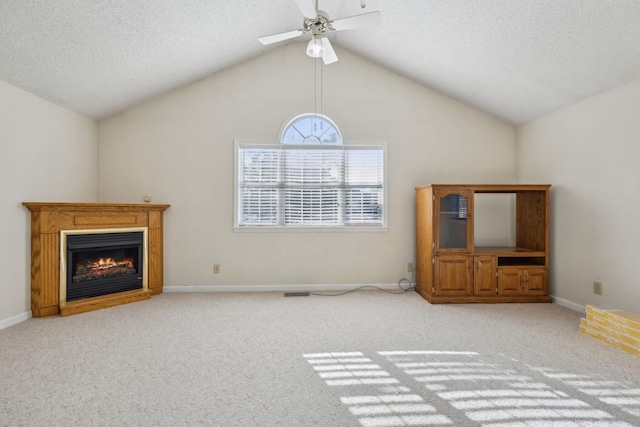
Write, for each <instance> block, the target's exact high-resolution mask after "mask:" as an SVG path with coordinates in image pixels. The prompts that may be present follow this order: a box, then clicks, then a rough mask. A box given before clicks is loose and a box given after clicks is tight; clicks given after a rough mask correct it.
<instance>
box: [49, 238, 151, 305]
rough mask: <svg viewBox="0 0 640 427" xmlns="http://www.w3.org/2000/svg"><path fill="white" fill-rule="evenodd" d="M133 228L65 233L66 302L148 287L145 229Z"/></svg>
mask: <svg viewBox="0 0 640 427" xmlns="http://www.w3.org/2000/svg"><path fill="white" fill-rule="evenodd" d="M130 230H131V229H127V230H126V231H121V232H110V231H112V230H107V231H106V232H94V231H89V232H86V231H83V232H81V233H79V234H75V233H71V232H68V233H67V234H66V236H65V237H66V239H63V240H66V245H65V246H66V251H65V253H64V254H63V255H64V258H65V259H64V265H65V269H64V270H65V273H64V277H61V279H64V281H65V284H61V285H62V286H61V289H60V291H61V295H63V294H64V295H66V302H70V301H76V300H81V299H85V298H92V297H97V296H102V295H110V294H115V293H119V292H125V291H132V290H136V289H144V288H146V280H145V272H146V268H145V241H146V239H145V231H144V230H141V231H130ZM63 233H64V232H63ZM61 276H62V275H61ZM65 285H66V286H65Z"/></svg>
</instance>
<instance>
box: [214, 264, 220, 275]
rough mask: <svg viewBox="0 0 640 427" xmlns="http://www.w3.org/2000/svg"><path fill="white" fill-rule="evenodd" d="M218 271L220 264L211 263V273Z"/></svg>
mask: <svg viewBox="0 0 640 427" xmlns="http://www.w3.org/2000/svg"><path fill="white" fill-rule="evenodd" d="M218 273H220V264H213V274H218Z"/></svg>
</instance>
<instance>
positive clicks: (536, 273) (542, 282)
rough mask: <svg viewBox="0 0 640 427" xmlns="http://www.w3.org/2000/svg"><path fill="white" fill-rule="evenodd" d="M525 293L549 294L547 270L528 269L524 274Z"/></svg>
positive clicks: (522, 273) (540, 268)
mask: <svg viewBox="0 0 640 427" xmlns="http://www.w3.org/2000/svg"><path fill="white" fill-rule="evenodd" d="M521 275H522V284H523V291H522V292H523V293H524V294H525V295H546V294H547V269H546V268H543V267H527V268H523V269H522V272H521Z"/></svg>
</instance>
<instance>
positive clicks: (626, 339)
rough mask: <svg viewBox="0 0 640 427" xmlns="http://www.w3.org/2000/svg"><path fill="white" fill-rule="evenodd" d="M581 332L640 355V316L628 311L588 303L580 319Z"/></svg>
mask: <svg viewBox="0 0 640 427" xmlns="http://www.w3.org/2000/svg"><path fill="white" fill-rule="evenodd" d="M580 332H582V333H583V334H586V335H589V336H590V337H593V338H595V339H597V340H600V341H602V342H605V343H607V344H609V345H612V346H614V347H618V348H620V349H622V350H624V351H626V352H627V353H631V354H635V355H636V356H640V316H638V315H637V314H633V313H629V312H627V311H622V310H615V309H602V308H597V307H593V306H590V305H588V306H587V316H586V318H584V319H581V321H580Z"/></svg>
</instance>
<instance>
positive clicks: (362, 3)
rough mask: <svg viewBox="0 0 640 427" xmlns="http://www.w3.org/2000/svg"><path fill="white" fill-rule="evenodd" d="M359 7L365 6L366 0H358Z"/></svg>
mask: <svg viewBox="0 0 640 427" xmlns="http://www.w3.org/2000/svg"><path fill="white" fill-rule="evenodd" d="M360 7H361V8H363V9H364V8H365V7H367V0H360Z"/></svg>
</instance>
